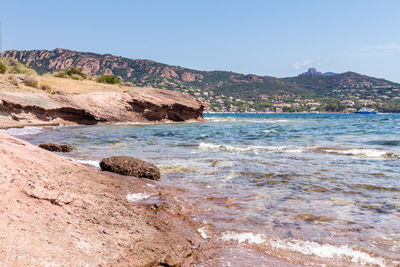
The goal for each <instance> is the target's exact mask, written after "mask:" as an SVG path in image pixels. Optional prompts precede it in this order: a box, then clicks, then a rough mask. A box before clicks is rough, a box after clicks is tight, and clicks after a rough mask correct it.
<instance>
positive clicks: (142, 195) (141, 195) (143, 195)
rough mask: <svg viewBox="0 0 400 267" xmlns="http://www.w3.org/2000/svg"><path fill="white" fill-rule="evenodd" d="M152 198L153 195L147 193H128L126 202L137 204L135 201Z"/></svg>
mask: <svg viewBox="0 0 400 267" xmlns="http://www.w3.org/2000/svg"><path fill="white" fill-rule="evenodd" d="M150 196H151V195H149V194H146V193H135V194H131V193H128V194H127V195H126V200H128V201H132V202H135V201H138V200H142V199H145V198H148V197H150Z"/></svg>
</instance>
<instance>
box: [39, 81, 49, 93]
mask: <svg viewBox="0 0 400 267" xmlns="http://www.w3.org/2000/svg"><path fill="white" fill-rule="evenodd" d="M40 89H42V90H45V91H47V90H50V89H51V84H50V83H49V82H48V81H46V80H41V81H40Z"/></svg>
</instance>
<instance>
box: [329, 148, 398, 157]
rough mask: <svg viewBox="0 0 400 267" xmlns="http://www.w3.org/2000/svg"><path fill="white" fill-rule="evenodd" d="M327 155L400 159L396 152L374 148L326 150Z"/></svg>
mask: <svg viewBox="0 0 400 267" xmlns="http://www.w3.org/2000/svg"><path fill="white" fill-rule="evenodd" d="M324 151H325V152H327V153H333V154H343V155H349V156H356V157H366V158H377V159H379V158H386V159H387V158H394V159H399V158H400V156H399V155H397V154H396V153H394V152H390V151H385V150H378V149H372V148H351V149H324Z"/></svg>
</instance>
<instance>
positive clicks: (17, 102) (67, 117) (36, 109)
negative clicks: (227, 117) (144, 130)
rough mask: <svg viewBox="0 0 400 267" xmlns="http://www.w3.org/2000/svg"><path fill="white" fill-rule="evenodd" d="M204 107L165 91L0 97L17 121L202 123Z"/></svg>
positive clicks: (147, 90)
mask: <svg viewBox="0 0 400 267" xmlns="http://www.w3.org/2000/svg"><path fill="white" fill-rule="evenodd" d="M204 108H205V106H204V104H203V103H202V102H200V101H198V100H196V99H194V98H193V97H190V96H188V95H184V94H180V93H177V92H173V91H168V90H160V89H153V88H140V89H139V88H137V89H133V90H131V91H130V92H129V93H119V92H97V93H90V94H80V95H49V94H31V93H2V94H0V109H1V110H2V111H3V112H6V113H8V114H10V115H11V116H12V117H13V118H15V119H17V120H40V121H46V122H48V121H53V120H62V121H65V122H75V123H84V124H94V123H97V122H147V121H166V120H171V121H185V120H191V119H194V120H201V119H202V118H203V117H202V113H203V110H204Z"/></svg>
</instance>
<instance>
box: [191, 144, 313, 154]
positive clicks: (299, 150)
mask: <svg viewBox="0 0 400 267" xmlns="http://www.w3.org/2000/svg"><path fill="white" fill-rule="evenodd" d="M198 148H199V149H202V150H222V151H229V152H252V153H255V154H258V153H259V152H261V151H268V152H276V153H302V152H305V151H306V150H307V148H302V147H286V146H247V147H239V146H231V145H218V144H210V143H200V144H199V146H198Z"/></svg>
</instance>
